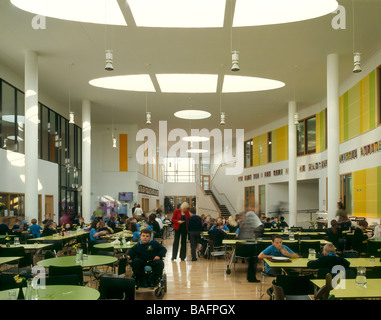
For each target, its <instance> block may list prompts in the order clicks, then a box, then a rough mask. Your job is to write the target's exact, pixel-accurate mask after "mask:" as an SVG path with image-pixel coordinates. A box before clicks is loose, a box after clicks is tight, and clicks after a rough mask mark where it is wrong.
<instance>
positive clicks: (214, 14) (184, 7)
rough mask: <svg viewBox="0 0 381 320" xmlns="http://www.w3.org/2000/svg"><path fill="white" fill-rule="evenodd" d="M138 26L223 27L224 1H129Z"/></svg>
mask: <svg viewBox="0 0 381 320" xmlns="http://www.w3.org/2000/svg"><path fill="white" fill-rule="evenodd" d="M127 2H128V4H129V6H130V8H131V12H132V15H133V17H134V20H135V23H136V25H137V26H138V27H156V28H222V27H223V25H224V17H225V2H226V1H223V0H207V1H205V0H127Z"/></svg>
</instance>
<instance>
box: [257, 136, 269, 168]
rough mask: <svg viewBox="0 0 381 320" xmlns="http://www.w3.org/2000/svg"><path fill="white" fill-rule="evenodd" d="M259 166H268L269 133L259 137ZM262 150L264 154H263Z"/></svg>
mask: <svg viewBox="0 0 381 320" xmlns="http://www.w3.org/2000/svg"><path fill="white" fill-rule="evenodd" d="M259 148H260V153H259V164H266V163H267V160H268V158H267V154H268V152H267V133H264V134H261V135H260V136H259ZM261 150H262V152H261Z"/></svg>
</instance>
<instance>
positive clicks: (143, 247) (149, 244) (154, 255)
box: [126, 229, 167, 287]
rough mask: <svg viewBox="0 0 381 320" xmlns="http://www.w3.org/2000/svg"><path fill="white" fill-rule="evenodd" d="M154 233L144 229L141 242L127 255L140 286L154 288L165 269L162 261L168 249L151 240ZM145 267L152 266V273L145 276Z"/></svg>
mask: <svg viewBox="0 0 381 320" xmlns="http://www.w3.org/2000/svg"><path fill="white" fill-rule="evenodd" d="M151 234H152V231H151V230H149V229H143V230H142V232H141V233H140V242H138V243H137V244H136V245H134V246H133V247H132V248H131V249H130V250H129V251H128V253H127V257H126V258H127V262H129V261H130V260H132V261H131V262H129V263H130V265H131V267H132V272H133V273H134V276H135V280H136V283H137V285H138V286H143V287H144V286H147V285H148V286H150V287H153V286H155V285H156V284H157V282H158V280H159V278H160V277H161V275H162V273H163V269H164V262H163V261H162V259H163V257H164V256H165V254H166V252H167V249H166V248H164V247H163V246H162V245H161V244H160V243H159V242H157V241H155V240H151ZM145 266H150V267H151V268H152V272H151V273H149V274H148V276H147V278H146V276H145V270H144V267H145Z"/></svg>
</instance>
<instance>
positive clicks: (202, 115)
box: [175, 110, 211, 120]
mask: <svg viewBox="0 0 381 320" xmlns="http://www.w3.org/2000/svg"><path fill="white" fill-rule="evenodd" d="M210 116H211V114H210V113H209V112H207V111H202V110H181V111H177V112H175V117H177V118H181V119H187V120H201V119H206V118H209V117H210Z"/></svg>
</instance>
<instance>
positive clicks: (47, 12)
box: [11, 0, 127, 26]
mask: <svg viewBox="0 0 381 320" xmlns="http://www.w3.org/2000/svg"><path fill="white" fill-rule="evenodd" d="M11 3H12V4H13V5H14V6H16V7H18V8H19V9H21V10H24V11H28V12H31V13H34V14H38V15H42V16H46V17H51V18H56V19H62V20H70V21H78V22H87V23H99V24H109V25H121V26H126V25H127V23H126V20H125V19H124V16H123V14H122V12H121V10H120V8H119V5H118V2H117V0H11Z"/></svg>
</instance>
